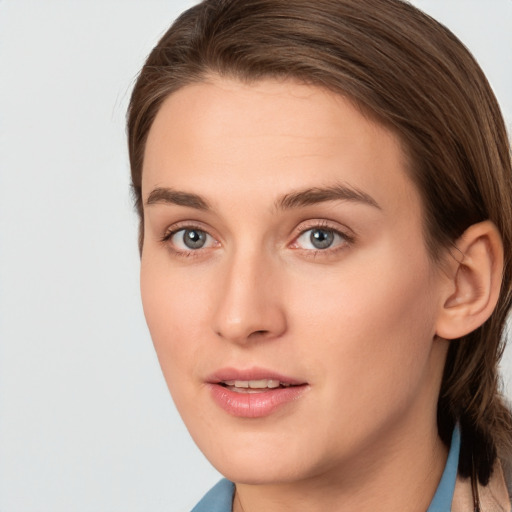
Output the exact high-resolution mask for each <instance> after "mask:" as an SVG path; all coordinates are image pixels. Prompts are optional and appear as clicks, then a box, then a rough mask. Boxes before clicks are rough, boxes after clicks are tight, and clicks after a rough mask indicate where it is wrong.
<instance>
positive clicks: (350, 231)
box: [141, 77, 451, 512]
mask: <svg viewBox="0 0 512 512" xmlns="http://www.w3.org/2000/svg"><path fill="white" fill-rule="evenodd" d="M339 185H343V186H346V187H349V188H350V190H357V191H359V193H360V194H359V199H358V198H350V199H340V198H338V199H330V200H325V201H320V202H314V203H313V204H306V205H304V204H299V205H295V206H294V207H289V206H290V205H287V206H288V207H282V206H283V205H282V204H281V206H279V204H280V202H281V203H282V202H283V197H290V194H295V193H297V192H299V191H304V190H307V189H316V188H322V187H335V186H339ZM162 188H165V189H172V190H173V191H181V192H186V193H188V194H195V195H197V196H199V197H200V198H201V200H202V201H203V203H204V204H200V203H197V202H196V203H194V202H191V200H190V197H189V196H183V195H181V196H177V195H176V194H174V195H173V196H172V197H170V196H169V195H167V196H166V194H165V193H164V194H162V193H160V195H159V194H158V193H157V194H155V193H154V191H155V190H156V189H162ZM142 190H143V198H144V203H145V205H144V215H145V223H144V229H145V237H144V246H143V253H142V267H141V289H142V299H143V305H144V311H145V315H146V319H147V323H148V326H149V329H150V332H151V335H152V339H153V342H154V345H155V348H156V351H157V354H158V358H159V361H160V364H161V367H162V370H163V373H164V376H165V378H166V381H167V384H168V386H169V389H170V391H171V394H172V396H173V399H174V401H175V403H176V406H177V408H178V410H179V412H180V414H181V415H182V417H183V420H184V421H185V423H186V425H187V428H188V429H189V431H190V433H191V435H192V437H193V438H194V440H195V442H196V443H197V444H198V446H199V448H200V449H201V450H202V451H203V452H204V454H205V455H206V457H207V458H208V459H209V460H210V461H211V462H212V464H213V465H214V466H215V467H216V468H217V469H218V470H219V471H220V472H221V473H223V474H224V475H226V476H227V477H228V478H229V479H231V480H233V481H235V482H236V483H237V496H236V499H235V503H234V510H235V512H237V511H241V510H243V511H244V512H251V511H256V510H265V511H267V512H277V511H284V510H293V511H309V512H311V511H313V512H314V511H317V510H318V511H320V510H322V511H325V510H336V511H345V510H347V511H348V510H358V511H366V510H368V511H370V510H371V511H375V510H379V511H387V510H389V511H391V510H393V511H396V510H403V511H423V512H424V511H425V510H426V509H427V507H428V504H429V502H430V500H431V498H432V496H433V494H434V492H435V489H436V487H437V484H438V482H439V479H440V477H441V474H442V471H443V468H444V464H445V461H446V449H445V447H444V446H443V444H442V443H441V441H440V439H439V437H438V435H437V427H436V403H437V396H438V393H439V387H440V382H441V375H442V369H443V366H444V361H445V357H446V350H447V342H446V341H445V340H443V339H440V338H438V337H437V336H436V329H437V323H438V320H439V318H440V316H441V312H442V310H443V305H444V304H445V301H446V297H447V290H448V289H449V287H450V286H451V284H450V280H449V279H448V277H447V275H446V273H445V272H443V271H441V269H440V268H439V267H438V266H436V264H434V263H433V262H432V261H431V259H430V258H429V255H428V252H427V249H426V245H425V240H424V235H423V229H422V207H421V199H420V197H419V194H418V192H417V190H416V188H415V186H414V185H413V183H412V182H411V180H410V179H409V177H408V175H407V161H406V158H405V156H404V152H403V150H402V148H401V146H400V143H399V141H398V139H397V137H396V136H395V135H394V134H393V133H391V132H390V131H389V130H387V129H386V128H384V127H382V126H381V125H379V124H376V123H375V122H373V121H371V120H370V119H368V118H367V117H365V116H363V115H362V114H361V112H360V111H359V110H358V109H356V108H355V107H354V106H353V105H352V104H351V103H350V102H349V101H347V100H346V99H344V98H343V97H341V96H339V95H335V94H332V93H329V92H327V91H324V90H322V89H320V88H316V87H312V86H305V85H300V84H297V83H293V82H277V81H270V80H269V81H261V82H258V83H256V84H251V85H244V84H241V83H238V82H236V81H231V80H227V79H221V78H218V77H211V79H210V80H208V81H207V82H205V83H200V84H193V85H189V86H186V87H184V88H182V89H181V90H179V91H177V92H175V93H174V94H172V95H171V96H170V97H169V98H168V99H167V100H166V101H165V102H164V104H163V106H162V107H161V109H160V111H159V113H158V114H157V116H156V119H155V121H154V123H153V126H152V128H151V130H150V133H149V137H148V140H147V146H146V153H145V160H144V168H143V182H142ZM152 193H153V195H152V200H151V201H150V203H151V204H148V202H147V201H148V198H149V196H150V194H152ZM363 195H364V197H365V198H366V199H365V200H361V197H362V196H363ZM184 197H186V200H185V201H184V200H183V198H184ZM194 198H195V196H194ZM370 198H371V199H370ZM372 201H373V203H374V204H371V203H372ZM176 202H178V203H179V202H181V203H182V204H175V203H176ZM285 202H286V201H285ZM204 206H208V208H207V209H205V208H203V207H204ZM285 206H286V205H285ZM184 228H189V229H196V230H200V231H201V233H203V234H204V236H205V237H206V238H205V240H206V243H205V245H204V246H203V247H202V248H198V249H191V248H188V247H187V246H186V245H184V243H183V237H182V235H183V231H179V230H183V229H184ZM314 228H317V229H321V230H324V231H322V234H324V235H325V234H326V233H327V234H331V235H333V243H332V245H331V246H330V247H328V248H326V249H318V248H315V247H314V245H313V244H312V242H311V239H310V235H311V233H312V231H311V230H312V229H314ZM325 230H327V232H326V231H325ZM170 233H176V234H174V235H170ZM254 366H257V367H260V368H266V369H269V370H273V371H276V372H279V373H280V374H283V375H286V376H289V377H293V378H295V379H297V380H299V381H301V382H306V383H307V385H306V386H305V391H304V393H303V394H302V395H301V396H300V397H299V398H297V399H296V400H294V401H292V402H290V403H286V404H285V405H284V406H281V407H279V408H278V409H276V410H275V411H274V412H272V413H271V414H269V415H267V416H265V417H261V418H240V417H235V416H233V415H231V414H228V413H227V412H226V411H225V410H223V409H222V408H220V407H219V406H218V405H217V404H216V403H215V402H214V401H213V400H212V397H211V394H210V391H209V388H208V385H207V380H208V376H210V375H211V374H212V373H213V372H215V371H217V370H218V369H220V368H225V367H232V368H238V369H242V370H243V369H248V368H253V367H254ZM390 489H393V492H390Z"/></svg>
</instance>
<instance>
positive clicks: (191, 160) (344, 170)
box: [143, 78, 419, 208]
mask: <svg viewBox="0 0 512 512" xmlns="http://www.w3.org/2000/svg"><path fill="white" fill-rule="evenodd" d="M406 168H407V159H406V156H405V153H404V151H403V150H402V147H401V143H400V141H399V139H398V137H397V136H396V135H395V134H394V133H393V132H391V131H390V130H388V129H387V128H386V127H384V126H383V125H381V124H379V123H377V122H375V121H373V120H371V119H369V118H368V117H366V116H364V115H363V114H362V112H361V111H360V109H358V108H356V107H355V106H354V105H353V104H352V103H351V102H350V101H349V100H348V99H346V98H344V97H342V96H341V95H337V94H334V93H332V92H329V91H327V90H324V89H322V88H319V87H315V86H309V85H304V84H299V83H296V82H289V81H273V80H265V81H260V82H256V83H254V84H243V83H240V82H238V81H233V80H226V79H220V78H217V79H211V80H210V81H208V82H204V83H197V84H192V85H188V86H186V87H184V88H182V89H180V90H178V91H177V92H175V93H173V94H172V95H171V96H169V97H168V98H167V99H166V100H165V102H164V103H163V105H162V107H161V108H160V110H159V112H158V114H157V116H156V118H155V120H154V123H153V125H152V127H151V130H150V132H149V135H148V140H147V144H146V153H145V159H144V168H143V196H144V197H147V195H148V194H149V193H150V191H151V190H152V189H153V188H155V187H159V186H160V187H162V186H167V187H173V188H178V189H180V190H187V191H188V190H190V191H194V192H197V193H200V194H202V195H205V196H211V197H212V199H213V201H214V202H215V200H216V199H218V198H220V197H221V196H222V195H223V194H224V196H226V195H229V196H230V198H231V199H232V198H233V197H239V198H241V200H243V198H244V197H246V198H248V197H249V196H252V197H253V198H255V197H257V198H258V199H261V198H267V199H268V200H273V199H275V197H277V196H278V195H280V194H284V193H287V192H289V191H290V190H291V189H298V188H304V187H318V186H326V185H331V184H332V183H339V182H342V183H343V184H346V185H348V186H352V187H355V188H357V189H359V190H364V191H365V192H367V193H369V194H371V195H372V196H373V197H374V198H375V199H376V201H377V202H378V203H379V204H381V203H382V204H384V205H388V207H389V208H394V206H395V205H396V202H397V199H404V200H407V201H409V202H412V203H417V202H418V200H419V198H418V195H417V192H416V190H415V187H414V185H413V184H412V182H411V181H410V180H409V178H408V176H407V172H406ZM228 192H229V194H228Z"/></svg>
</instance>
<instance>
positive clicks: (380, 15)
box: [128, 0, 512, 485]
mask: <svg viewBox="0 0 512 512" xmlns="http://www.w3.org/2000/svg"><path fill="white" fill-rule="evenodd" d="M212 74H217V75H220V76H229V77H232V78H236V79H238V80H241V81H245V82H251V81H256V80H258V79H261V78H279V79H288V78H290V79H293V80H298V81H301V82H304V83H308V84H314V85H318V86H321V87H325V88H327V89H330V90H332V91H335V92H336V93H338V94H342V95H344V96H347V97H348V98H351V99H352V100H353V101H354V102H355V103H356V104H357V105H358V106H359V107H360V108H361V109H363V110H364V111H365V112H366V113H369V115H371V116H373V117H374V118H376V119H377V120H378V121H380V122H381V123H384V124H385V125H386V126H388V127H389V128H391V129H392V130H394V131H395V132H396V133H397V134H398V135H399V137H400V139H401V140H402V143H403V145H404V147H405V149H406V151H407V153H408V156H409V160H410V173H411V177H412V179H413V181H414V182H415V184H416V186H417V187H418V189H419V191H420V193H421V196H422V198H423V206H424V211H425V236H426V240H427V245H428V248H429V251H430V253H431V255H432V257H433V258H434V259H437V258H438V256H439V255H440V252H441V249H442V248H446V247H449V246H450V245H451V244H453V242H454V241H455V240H457V239H458V238H459V237H460V236H461V235H462V233H463V232H464V231H465V230H466V229H467V228H468V227H469V226H470V225H472V224H474V223H477V222H480V221H483V220H486V219H490V220H492V221H493V222H494V223H495V225H496V226H497V227H498V229H499V231H500V233H501V235H502V238H503V244H504V251H505V263H504V272H503V284H502V290H501V295H500V299H499V302H498V305H497V307H496V310H495V311H494V313H493V315H492V316H491V318H490V319H489V320H488V321H487V322H486V323H485V324H484V325H483V326H481V327H480V328H479V329H477V330H476V331H474V332H472V333H471V334H469V335H467V336H465V337H463V338H462V339H460V340H454V341H452V342H451V343H450V348H449V352H448V357H447V361H446V366H445V370H444V376H443V380H442V385H441V392H440V396H439V401H438V428H439V433H440V436H441V438H442V439H443V441H444V442H445V443H446V444H449V442H450V437H451V433H452V430H453V427H454V425H455V423H457V422H458V423H459V425H460V428H461V435H462V438H461V455H460V461H459V462H460V463H459V473H460V474H461V475H462V476H469V475H470V474H471V472H472V471H474V470H476V474H477V475H478V478H479V481H480V482H481V483H482V484H483V485H485V484H486V483H487V481H488V479H489V477H490V474H491V472H492V467H493V464H494V462H495V460H496V456H497V453H499V454H500V456H501V457H505V458H506V457H509V456H510V453H511V451H512V415H511V413H510V410H509V409H507V407H506V406H505V404H504V400H503V397H502V396H501V395H500V393H499V389H498V385H499V382H498V370H497V365H498V362H499V359H500V357H501V354H502V351H503V345H504V328H505V322H506V316H507V312H508V311H509V310H510V307H511V303H512V262H511V255H512V170H511V153H510V146H509V142H508V138H507V133H506V129H505V126H504V122H503V119H502V116H501V113H500V110H499V107H498V104H497V102H496V99H495V97H494V95H493V93H492V91H491V88H490V86H489V84H488V82H487V80H486V78H485V76H484V74H483V72H482V71H481V69H480V67H479V66H478V64H477V63H476V62H475V60H474V59H473V57H472V56H471V54H470V53H469V52H468V51H467V49H466V48H465V47H464V46H463V45H462V43H461V42H460V41H459V40H458V39H457V38H456V37H455V36H454V35H453V34H452V33H451V32H450V31H449V30H447V29H446V28H445V27H443V26H442V25H440V24H439V23H437V22H436V21H435V20H433V19H432V18H430V17H428V16H427V15H425V14H423V13H422V12H421V11H419V10H417V9H416V8H414V7H412V6H411V5H409V4H407V3H405V2H403V1H401V0H316V1H315V2H311V0H205V1H203V2H202V3H200V4H199V5H196V6H195V7H192V8H191V9H189V10H187V11H186V12H184V13H183V14H182V15H181V16H180V17H179V18H178V19H177V20H176V21H175V23H174V24H173V25H172V26H171V28H170V29H169V30H168V32H167V33H166V34H165V35H164V36H163V37H162V39H161V40H160V42H159V43H158V45H157V46H156V47H155V48H154V49H153V51H152V52H151V54H150V56H149V57H148V59H147V62H146V63H145V65H144V67H143V69H142V71H141V73H140V76H139V77H138V79H137V82H136V84H135V88H134V90H133V94H132V98H131V103H130V107H129V113H128V137H129V152H130V162H131V171H132V184H133V191H134V196H135V202H136V207H137V210H138V213H139V215H140V220H141V224H140V238H139V244H140V247H141V248H142V239H143V208H142V199H141V176H142V166H143V159H144V149H145V142H146V138H147V135H148V132H149V129H150V127H151V124H152V122H153V120H154V118H155V115H156V113H157V112H158V110H159V108H160V106H161V104H162V102H163V101H164V99H165V98H166V97H167V96H168V95H169V94H171V93H172V92H173V91H176V90H177V89H179V88H180V87H183V86H185V85H187V84H190V83H193V82H200V81H204V80H206V79H207V77H208V75H212Z"/></svg>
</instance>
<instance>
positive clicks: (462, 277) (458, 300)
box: [436, 221, 503, 339]
mask: <svg viewBox="0 0 512 512" xmlns="http://www.w3.org/2000/svg"><path fill="white" fill-rule="evenodd" d="M449 257H450V258H451V261H450V262H449V263H448V266H449V269H448V278H449V281H448V283H447V286H446V288H445V290H446V292H445V294H444V297H443V298H442V300H443V305H442V309H441V312H440V314H439V316H438V318H437V323H436V334H437V335H438V336H440V337H441V338H444V339H456V338H460V337H461V336H465V335H466V334H469V333H470V332H472V331H474V330H475V329H477V328H478V327H480V326H481V325H482V324H483V323H484V322H485V321H486V320H487V319H488V318H489V317H490V316H491V313H492V312H493V311H494V308H495V307H496V303H497V302H498V298H499V295H500V289H501V281H502V274H503V243H502V240H501V235H500V233H499V231H498V229H497V228H496V226H495V225H494V224H493V223H492V222H491V221H484V222H479V223H478V224H473V225H472V226H470V227H469V228H468V229H467V230H466V231H465V232H464V233H463V235H462V236H461V237H460V238H459V239H458V240H457V242H456V247H455V248H454V249H453V250H451V251H450V256H449Z"/></svg>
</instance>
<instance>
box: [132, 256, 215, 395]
mask: <svg viewBox="0 0 512 512" xmlns="http://www.w3.org/2000/svg"><path fill="white" fill-rule="evenodd" d="M207 283H208V280H206V279H205V278H204V276H203V277H201V276H197V275H196V276H195V277H194V278H193V279H192V278H191V277H190V275H189V274H188V273H187V272H173V271H172V269H171V268H170V267H169V264H168V263H167V262H158V260H157V259H156V258H150V257H147V258H145V257H144V256H143V259H142V263H141V295H142V304H143V308H144V315H145V317H146V322H147V324H148V328H149V331H150V333H151V338H152V340H153V344H154V346H155V350H156V353H157V356H158V359H159V362H160V366H161V367H162V371H163V373H164V376H165V378H166V379H167V382H168V385H170V384H171V380H173V381H180V380H181V379H178V378H173V377H177V376H179V375H188V377H189V378H190V373H191V372H193V370H194V369H193V365H194V363H195V362H196V361H199V360H200V357H199V356H200V350H201V340H204V337H205V333H207V329H208V325H207V321H206V318H207V316H208V310H209V308H210V307H211V299H209V289H208V286H207Z"/></svg>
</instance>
